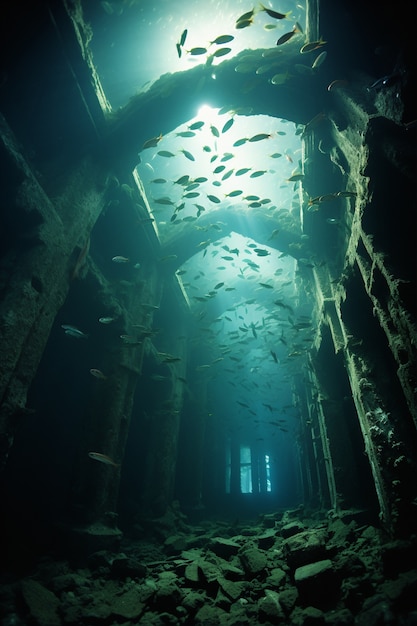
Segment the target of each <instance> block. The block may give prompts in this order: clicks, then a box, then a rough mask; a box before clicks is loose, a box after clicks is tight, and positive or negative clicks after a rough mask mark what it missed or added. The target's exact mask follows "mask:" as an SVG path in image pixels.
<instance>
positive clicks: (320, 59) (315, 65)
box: [311, 50, 327, 70]
mask: <svg viewBox="0 0 417 626" xmlns="http://www.w3.org/2000/svg"><path fill="white" fill-rule="evenodd" d="M326 57H327V52H326V51H325V50H324V51H323V52H321V53H320V54H319V56H318V57H317V58H316V59H315V60H314V63H313V65H312V66H311V67H312V69H313V70H315V69H317V68H318V67H320V65H322V64H323V63H324V61H325V59H326Z"/></svg>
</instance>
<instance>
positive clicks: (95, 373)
mask: <svg viewBox="0 0 417 626" xmlns="http://www.w3.org/2000/svg"><path fill="white" fill-rule="evenodd" d="M90 374H91V375H92V376H94V378H98V379H99V380H107V376H105V375H104V374H103V372H102V371H101V370H98V369H96V368H94V367H92V368H91V369H90Z"/></svg>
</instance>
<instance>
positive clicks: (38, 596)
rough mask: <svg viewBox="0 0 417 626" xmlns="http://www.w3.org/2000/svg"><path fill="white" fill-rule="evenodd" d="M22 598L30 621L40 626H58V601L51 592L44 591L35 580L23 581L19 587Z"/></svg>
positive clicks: (59, 621)
mask: <svg viewBox="0 0 417 626" xmlns="http://www.w3.org/2000/svg"><path fill="white" fill-rule="evenodd" d="M21 589H22V594H23V598H24V600H25V603H26V605H27V607H28V609H29V611H30V614H31V617H32V619H33V620H34V621H35V623H37V624H42V626H59V624H61V623H62V622H61V618H60V617H59V615H58V606H59V600H58V598H57V597H56V595H55V594H54V593H52V591H49V589H46V587H44V586H43V585H41V584H40V583H38V582H37V581H36V580H24V581H22V585H21Z"/></svg>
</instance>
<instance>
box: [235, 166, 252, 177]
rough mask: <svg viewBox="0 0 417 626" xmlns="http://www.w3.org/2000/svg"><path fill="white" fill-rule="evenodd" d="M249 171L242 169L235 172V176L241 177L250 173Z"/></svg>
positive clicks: (247, 168) (249, 168)
mask: <svg viewBox="0 0 417 626" xmlns="http://www.w3.org/2000/svg"><path fill="white" fill-rule="evenodd" d="M251 169H252V168H251V167H242V168H241V169H240V170H237V172H235V176H243V174H246V173H247V172H250V170H251Z"/></svg>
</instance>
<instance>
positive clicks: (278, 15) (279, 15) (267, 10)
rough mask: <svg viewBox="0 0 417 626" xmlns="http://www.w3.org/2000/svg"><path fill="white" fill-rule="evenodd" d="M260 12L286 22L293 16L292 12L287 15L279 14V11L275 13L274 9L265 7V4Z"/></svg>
mask: <svg viewBox="0 0 417 626" xmlns="http://www.w3.org/2000/svg"><path fill="white" fill-rule="evenodd" d="M260 10H261V11H265V13H267V14H268V15H269V17H273V18H274V19H276V20H285V18H287V17H288V16H289V15H290V14H291V11H288V12H287V13H279V12H278V11H273V10H272V9H268V8H267V7H264V6H263V4H261V9H260Z"/></svg>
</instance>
